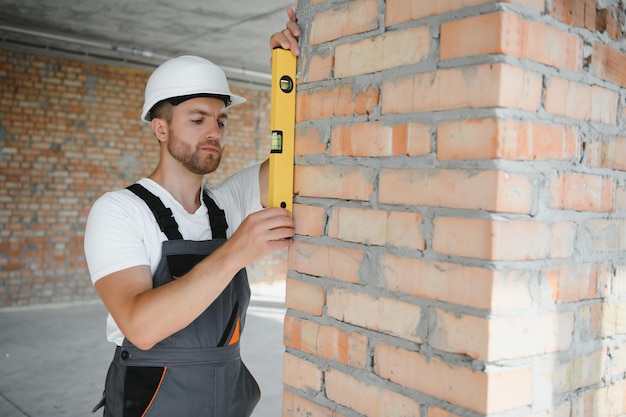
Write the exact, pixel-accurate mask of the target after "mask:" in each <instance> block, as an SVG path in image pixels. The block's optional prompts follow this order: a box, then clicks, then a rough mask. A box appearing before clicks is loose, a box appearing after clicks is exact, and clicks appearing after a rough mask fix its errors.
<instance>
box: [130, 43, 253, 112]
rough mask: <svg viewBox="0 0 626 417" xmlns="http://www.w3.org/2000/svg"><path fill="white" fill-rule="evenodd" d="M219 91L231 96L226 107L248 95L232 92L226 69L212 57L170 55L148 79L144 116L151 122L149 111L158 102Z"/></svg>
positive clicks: (217, 92) (242, 100)
mask: <svg viewBox="0 0 626 417" xmlns="http://www.w3.org/2000/svg"><path fill="white" fill-rule="evenodd" d="M198 94H216V95H222V96H227V97H230V103H228V104H227V105H226V107H231V106H234V105H237V104H241V103H243V102H245V101H246V99H245V98H243V97H239V96H237V95H235V94H233V93H231V91H230V88H229V87H228V81H226V75H225V74H224V71H222V69H221V68H220V67H218V66H217V65H215V64H214V63H212V62H211V61H209V60H207V59H204V58H200V57H197V56H191V55H185V56H180V57H178V58H173V59H170V60H169V61H166V62H164V63H163V64H161V65H160V66H159V67H158V68H157V69H155V70H154V72H153V73H152V75H150V78H149V79H148V82H147V83H146V91H145V101H144V104H143V111H142V112H141V120H143V121H146V122H149V121H150V115H149V114H148V113H149V112H150V110H151V109H152V107H154V105H155V104H157V103H158V102H160V101H162V100H165V99H169V98H173V97H180V96H187V95H198Z"/></svg>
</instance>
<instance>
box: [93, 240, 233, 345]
mask: <svg viewBox="0 0 626 417" xmlns="http://www.w3.org/2000/svg"><path fill="white" fill-rule="evenodd" d="M220 249H221V248H220ZM220 249H218V250H217V251H215V252H214V253H213V254H211V255H209V256H208V257H206V258H205V259H204V260H203V261H201V262H200V263H198V264H197V265H196V266H195V267H194V268H192V269H191V270H190V271H189V272H188V273H187V274H185V275H184V276H182V277H180V278H178V279H175V280H173V281H172V282H170V283H168V284H166V285H163V286H160V287H158V288H152V276H151V275H150V271H149V268H148V267H147V266H142V267H135V268H131V269H129V270H124V271H120V272H117V273H114V274H111V275H109V276H107V277H104V278H102V279H101V280H99V281H98V282H96V289H97V290H98V293H99V294H100V297H101V298H102V300H103V301H104V303H105V305H106V306H107V308H108V310H109V311H110V312H111V314H112V316H113V318H114V319H115V322H116V323H117V324H118V326H119V327H120V330H121V331H122V333H123V334H124V336H125V337H126V338H127V339H128V340H130V341H131V342H132V343H133V344H134V345H135V346H137V347H139V348H140V349H150V348H151V347H152V346H154V345H155V344H156V343H158V342H160V341H161V340H163V339H165V338H167V337H168V336H171V335H172V334H174V333H176V332H177V331H179V330H181V329H183V328H185V327H186V326H188V325H189V324H190V323H191V322H192V321H193V320H195V319H196V318H197V317H198V316H199V315H200V314H202V312H203V311H204V310H206V308H208V307H209V306H210V305H211V304H212V303H213V302H214V301H215V300H216V299H217V297H218V296H219V295H220V294H221V293H222V291H223V290H224V288H226V286H227V285H228V283H229V282H230V281H231V280H232V278H233V277H234V276H235V274H236V273H237V272H238V271H239V270H240V269H241V268H242V267H243V266H240V264H238V263H235V262H233V261H231V260H230V259H232V258H233V255H229V251H223V250H220Z"/></svg>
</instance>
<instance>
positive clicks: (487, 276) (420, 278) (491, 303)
mask: <svg viewBox="0 0 626 417" xmlns="http://www.w3.org/2000/svg"><path fill="white" fill-rule="evenodd" d="M381 264H382V271H383V272H382V273H383V277H382V278H383V279H382V281H383V285H384V287H385V288H387V289H388V290H390V291H394V292H400V293H403V294H408V295H412V296H416V297H422V298H427V299H432V300H437V301H443V302H447V303H452V304H459V305H464V306H468V307H473V308H478V309H482V310H494V311H496V310H502V309H522V308H528V307H530V305H531V304H532V302H533V300H532V298H531V296H530V294H531V290H530V285H531V282H532V280H533V279H534V278H533V277H534V275H533V274H532V273H531V272H528V271H506V270H500V271H494V270H491V269H483V268H476V267H471V266H464V265H458V264H452V263H447V262H427V261H424V260H423V259H413V258H404V257H401V256H395V255H391V254H385V255H384V256H383V258H382V261H381Z"/></svg>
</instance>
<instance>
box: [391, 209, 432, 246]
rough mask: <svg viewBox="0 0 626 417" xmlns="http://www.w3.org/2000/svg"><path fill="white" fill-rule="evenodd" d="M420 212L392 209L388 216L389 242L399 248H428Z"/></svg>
mask: <svg viewBox="0 0 626 417" xmlns="http://www.w3.org/2000/svg"><path fill="white" fill-rule="evenodd" d="M422 226H423V224H422V216H421V215H420V214H419V213H413V212H403V211H390V212H389V217H388V218H387V244H388V245H391V246H395V247H398V248H408V249H415V250H424V249H426V238H425V237H424V234H423V232H422Z"/></svg>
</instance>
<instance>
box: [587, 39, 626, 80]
mask: <svg viewBox="0 0 626 417" xmlns="http://www.w3.org/2000/svg"><path fill="white" fill-rule="evenodd" d="M590 62H591V70H592V71H593V73H594V74H595V75H597V76H598V77H600V78H602V79H603V80H606V81H608V82H611V83H613V84H617V85H619V86H620V87H626V69H624V68H626V54H624V53H623V52H621V51H619V50H617V49H614V48H611V47H610V46H607V45H602V44H600V43H594V44H593V49H592V51H591V58H590Z"/></svg>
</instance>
